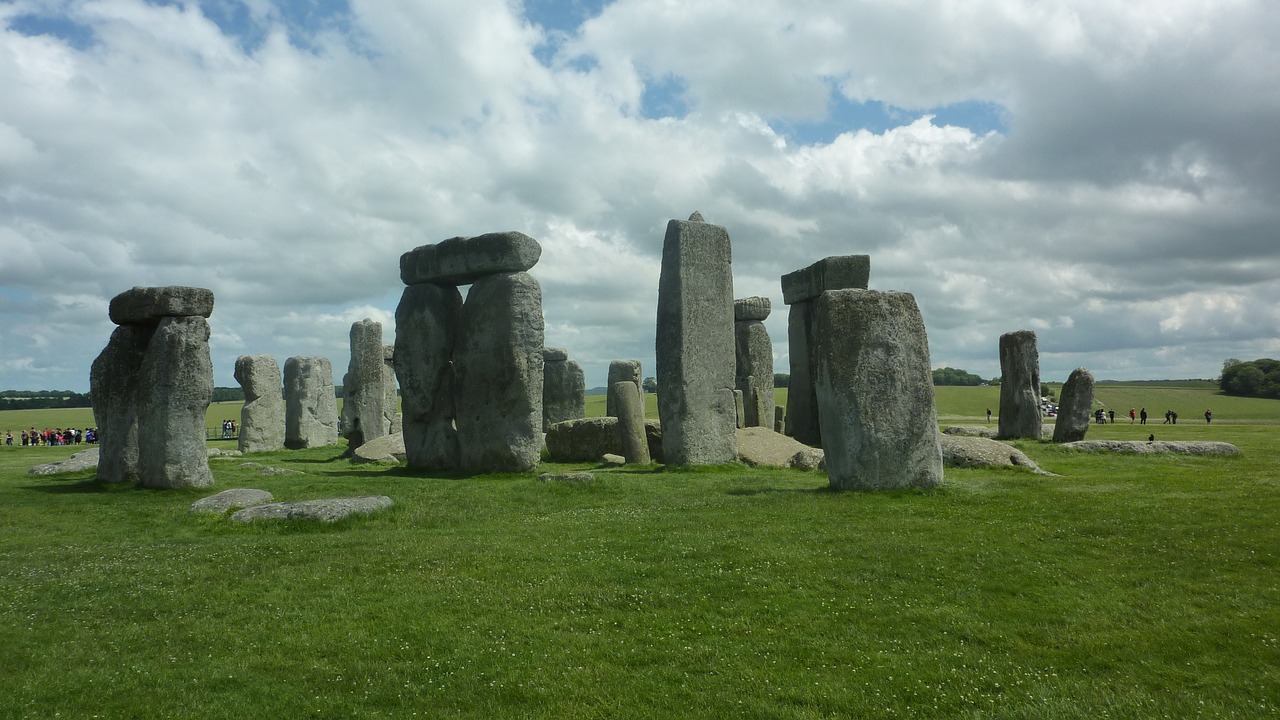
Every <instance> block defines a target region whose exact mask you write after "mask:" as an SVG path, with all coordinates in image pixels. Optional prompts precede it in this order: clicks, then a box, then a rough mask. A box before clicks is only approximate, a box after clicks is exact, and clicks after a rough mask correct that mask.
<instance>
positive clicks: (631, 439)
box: [609, 380, 650, 465]
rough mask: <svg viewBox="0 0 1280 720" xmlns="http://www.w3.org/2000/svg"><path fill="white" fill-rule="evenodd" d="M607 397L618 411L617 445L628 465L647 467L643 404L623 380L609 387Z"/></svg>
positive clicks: (638, 394) (647, 447) (631, 387)
mask: <svg viewBox="0 0 1280 720" xmlns="http://www.w3.org/2000/svg"><path fill="white" fill-rule="evenodd" d="M609 397H610V399H611V400H613V406H614V407H615V408H617V410H618V422H617V428H618V444H619V446H620V447H621V448H622V456H623V457H624V458H626V460H627V462H628V463H632V464H635V465H647V464H649V462H650V458H649V442H648V440H647V438H646V437H645V429H644V406H643V405H642V404H641V403H642V402H644V401H643V400H642V399H641V398H640V391H639V390H638V389H636V385H635V383H633V382H630V381H627V380H623V381H621V382H616V383H614V384H613V385H610V386H609Z"/></svg>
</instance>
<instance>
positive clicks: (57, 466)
mask: <svg viewBox="0 0 1280 720" xmlns="http://www.w3.org/2000/svg"><path fill="white" fill-rule="evenodd" d="M94 467H98V448H90V449H88V450H84V451H82V452H78V453H76V454H75V455H72V456H71V457H69V458H67V459H66V460H61V461H59V462H53V463H45V464H43V465H36V466H35V467H33V468H31V469H30V470H28V471H27V473H28V474H31V475H60V474H62V473H69V472H76V471H77V470H88V469H89V468H94Z"/></svg>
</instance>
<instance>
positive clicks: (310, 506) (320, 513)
mask: <svg viewBox="0 0 1280 720" xmlns="http://www.w3.org/2000/svg"><path fill="white" fill-rule="evenodd" d="M394 504H395V503H393V502H392V501H391V498H389V497H387V496H386V495H365V496H362V497H344V498H323V499H320V500H302V501H300V502H280V503H269V504H267V505H255V506H253V507H248V508H245V509H243V510H238V511H236V512H235V514H233V515H232V516H231V519H232V520H234V521H236V522H244V523H248V522H257V521H260V520H314V521H318V522H337V521H338V520H342V519H343V518H347V517H350V516H352V515H372V514H373V513H376V512H379V511H382V510H386V509H388V508H390V507H391V506H392V505H394Z"/></svg>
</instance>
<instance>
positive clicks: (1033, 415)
mask: <svg viewBox="0 0 1280 720" xmlns="http://www.w3.org/2000/svg"><path fill="white" fill-rule="evenodd" d="M1042 432H1043V429H1042V420H1041V417H1040V353H1039V351H1037V350H1036V334H1035V333H1034V332H1032V331H1030V330H1017V331H1015V332H1010V333H1005V334H1004V335H1001V336H1000V422H999V424H998V429H997V436H998V437H999V438H1000V439H1002V440H1008V439H1016V438H1027V439H1030V440H1039V439H1040V436H1041V433H1042Z"/></svg>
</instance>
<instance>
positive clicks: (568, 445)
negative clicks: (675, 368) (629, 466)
mask: <svg viewBox="0 0 1280 720" xmlns="http://www.w3.org/2000/svg"><path fill="white" fill-rule="evenodd" d="M644 434H645V440H646V441H647V442H648V443H649V457H650V459H651V460H652V461H653V462H662V457H663V456H662V428H661V426H660V425H659V424H658V421H656V420H645V421H644ZM546 443H547V453H548V454H549V455H550V458H551V460H552V462H599V461H600V459H601V458H602V457H604V456H605V455H622V440H621V439H620V438H619V437H618V418H616V417H593V418H575V419H573V420H565V421H563V422H558V423H555V424H554V425H552V426H550V427H548V428H547V433H546Z"/></svg>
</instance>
